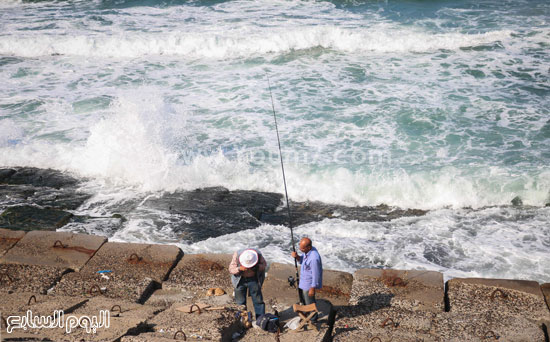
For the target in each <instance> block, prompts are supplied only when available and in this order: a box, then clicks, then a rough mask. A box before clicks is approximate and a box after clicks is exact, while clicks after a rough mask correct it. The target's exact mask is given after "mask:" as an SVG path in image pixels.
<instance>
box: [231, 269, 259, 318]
mask: <svg viewBox="0 0 550 342" xmlns="http://www.w3.org/2000/svg"><path fill="white" fill-rule="evenodd" d="M247 290H248V294H249V295H250V297H251V298H252V304H254V313H255V314H256V318H258V317H260V316H261V315H263V314H265V303H264V297H263V296H262V288H261V287H260V284H258V279H256V278H245V277H242V278H241V280H240V281H239V284H238V285H237V287H236V288H235V302H236V303H237V305H245V306H246V292H247Z"/></svg>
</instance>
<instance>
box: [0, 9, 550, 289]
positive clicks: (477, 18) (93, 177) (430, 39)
mask: <svg viewBox="0 0 550 342" xmlns="http://www.w3.org/2000/svg"><path fill="white" fill-rule="evenodd" d="M549 15H550V4H549V3H548V1H513V2H511V1H510V2H508V1H504V2H503V1H391V2H389V1H388V2H385V1H333V2H329V1H231V2H222V1H123V0H120V1H99V0H98V1H16V0H13V1H4V2H2V4H0V165H1V166H36V167H51V168H55V169H60V170H64V171H67V172H71V173H73V174H76V175H78V176H82V177H87V178H88V179H90V181H89V184H88V187H89V190H90V191H92V192H94V193H97V196H96V197H94V199H92V200H91V203H89V205H88V208H89V209H87V210H89V211H93V212H94V213H95V214H107V213H108V212H109V209H108V208H109V205H110V204H109V203H111V204H112V203H114V202H116V201H120V200H121V198H128V197H132V198H133V197H135V198H143V197H144V196H148V195H151V194H158V193H161V192H163V191H175V190H178V189H195V188H198V187H203V186H220V185H221V186H225V187H228V188H230V189H253V190H262V191H276V192H282V191H283V189H282V179H281V174H280V171H279V168H278V167H279V165H278V162H279V161H278V154H277V153H278V151H277V143H276V136H275V132H274V126H273V118H272V113H271V103H270V94H269V89H268V82H267V77H269V79H270V81H271V84H272V92H273V97H274V100H275V109H276V111H277V116H278V119H279V129H280V133H281V140H282V147H283V155H284V158H285V166H286V168H287V177H288V185H289V195H290V197H291V198H292V199H293V200H300V201H303V200H320V201H324V202H331V203H339V204H346V205H377V204H381V203H385V204H388V205H393V206H399V207H404V208H424V209H430V210H432V214H431V216H429V218H427V221H426V222H423V224H422V225H421V227H417V229H416V230H411V228H410V227H414V226H415V223H414V222H410V221H409V220H404V221H403V222H395V223H391V224H388V226H387V227H384V228H383V229H387V230H389V231H387V232H386V234H385V235H383V236H382V235H381V236H380V240H379V241H378V245H380V246H382V247H381V248H380V249H377V248H374V247H373V246H371V243H372V241H373V240H372V236H371V237H368V236H365V239H366V240H365V241H362V240H361V239H359V236H363V235H362V234H374V235H376V234H375V233H373V232H375V231H377V229H378V228H380V227H378V226H373V225H372V224H365V225H364V226H361V227H357V226H356V223H350V222H341V223H340V224H339V225H338V227H340V228H339V229H341V230H343V231H346V232H348V231H355V233H354V234H355V235H354V234H351V235H350V236H349V237H347V238H343V240H342V241H341V243H340V244H336V245H334V246H330V247H329V246H328V245H327V244H328V242H329V241H332V238H331V236H330V234H328V231H327V230H326V229H327V227H332V226H333V224H334V223H332V222H324V223H319V224H314V225H312V226H311V227H309V228H307V229H306V228H301V229H305V230H304V234H310V235H314V236H315V237H316V238H317V240H318V241H320V242H324V243H325V245H324V247H325V250H326V251H327V253H328V256H327V258H328V260H329V261H328V265H329V266H330V265H332V266H333V267H335V268H340V269H355V268H358V267H361V266H363V265H364V264H365V263H366V264H367V266H368V265H370V266H372V265H376V266H393V267H400V266H401V267H420V268H429V269H437V270H442V271H444V272H447V274H449V275H451V276H453V275H464V274H465V275H482V276H496V277H498V276H502V277H520V276H525V277H530V278H533V279H538V280H549V279H550V275H549V274H550V270H549V269H548V267H547V266H541V265H538V260H543V259H545V258H548V256H549V255H548V252H547V250H548V247H550V231H549V230H548V229H549V228H548V225H547V223H546V222H547V218H548V215H549V211H548V208H546V207H544V206H545V204H546V203H549V202H550V169H549V167H548V165H549V164H550V163H549V162H550V150H549V149H548V144H549V142H550V113H549V111H550V110H549V108H550V106H549V95H550V85H549V84H550V83H549V78H550V70H549V68H548V65H550V49H549V48H550V29H549V28H550V25H549V17H550V16H549ZM516 196H520V197H521V198H522V200H523V203H524V204H525V205H526V206H529V208H523V209H521V208H519V209H518V208H509V207H507V206H508V205H509V204H510V201H511V200H512V199H513V198H514V197H516ZM495 207H496V208H500V209H491V208H495ZM464 208H472V209H473V213H472V212H469V211H468V210H470V209H464ZM83 210H84V209H83ZM449 210H450V211H449ZM464 210H466V211H464ZM491 210H505V211H506V213H505V214H502V215H500V214H499V215H497V216H496V217H497V218H496V219H494V220H493V221H491V219H489V218H494V217H495V216H494V215H493V213H489V212H490V211H491ZM522 210H528V211H529V213H531V214H529V215H523V214H522V213H523V211H522ZM149 214H150V215H153V217H149V216H147V215H145V216H143V215H142V216H139V217H137V216H136V217H135V218H134V220H132V219H130V220H129V221H128V223H127V227H126V228H125V229H124V231H122V232H118V233H117V234H118V235H116V238H119V239H122V240H132V239H137V240H140V241H141V240H143V239H144V236H148V238H147V239H146V240H147V241H153V242H155V241H156V242H159V241H163V242H164V241H173V240H177V239H176V238H175V237H174V236H172V235H171V232H170V227H169V225H168V224H164V225H163V224H162V223H159V222H160V221H162V220H160V221H159V220H158V217H163V215H167V214H166V213H153V214H151V213H149ZM471 215H473V216H475V219H474V218H472V217H471ZM509 215H511V217H516V220H513V219H512V220H509V219H508V218H507V217H509ZM505 217H506V218H505ZM486 220H489V221H486ZM415 222H416V221H415ZM482 222H485V223H482ZM487 222H489V223H487ZM495 222H496V223H495ZM494 223H495V224H498V225H499V228H498V229H502V231H501V232H500V233H501V234H499V238H497V241H499V244H500V245H501V246H502V245H506V246H507V245H508V244H510V247H509V249H508V250H507V251H506V253H510V255H500V254H501V253H505V252H503V251H501V248H500V247H498V246H492V245H491V244H490V243H489V242H487V241H486V239H482V238H481V236H483V234H481V232H482V231H484V229H486V227H487V226H490V225H491V224H494ZM442 225H443V226H444V228H442V227H441V226H442ZM430 227H431V228H430ZM452 227H454V228H452ZM525 227H529V229H528V231H529V232H528V233H526V232H524V231H523V230H524V229H525ZM262 229H263V230H262ZM262 229H260V230H258V232H256V233H257V234H259V235H261V236H263V235H262V234H267V235H266V236H265V239H268V237H267V236H269V234H270V233H268V232H269V231H271V230H272V229H274V228H273V227H268V228H262ZM334 229H336V228H335V227H332V230H334ZM380 229H382V228H380ZM439 229H444V232H440V231H439ZM397 230H400V231H403V230H405V231H409V232H410V234H411V235H407V234H406V238H405V242H403V241H402V240H401V238H399V237H398V235H394V234H393V233H392V232H395V231H397ZM471 230H474V231H476V232H478V234H477V235H476V236H471V235H468V234H466V233H465V234H464V235H460V234H459V232H466V231H471ZM419 231H422V232H424V233H423V234H424V236H431V235H433V238H430V239H428V238H425V239H421V241H422V242H421V243H420V247H418V248H421V249H422V250H423V252H413V250H414V249H415V248H416V247H414V246H413V245H412V244H411V243H409V244H407V243H406V241H407V240H406V239H411V240H410V241H416V240H415V239H412V235H415V236H416V234H418V232H419ZM436 232H437V233H436ZM99 233H101V231H99ZM525 234H535V235H536V236H535V237H534V240H533V239H532V238H531V236H530V235H529V237H528V238H527V239H526V240H524V238H525V236H524V235H525ZM537 234H538V235H537ZM344 235H345V234H344ZM271 238H273V237H271ZM225 239H226V240H227V239H231V237H226V238H225ZM234 239H236V240H238V239H243V236H241V235H238V234H237V235H235V237H234ZM355 240H357V241H362V242H361V243H359V242H357V243H358V245H354V252H351V251H350V253H352V254H353V255H354V257H349V256H347V255H342V253H341V252H339V251H338V250H339V248H343V246H349V245H350V241H355ZM262 241H267V240H262ZM369 241H370V242H369ZM453 241H454V242H453ZM456 241H458V242H460V243H462V244H465V245H468V246H479V245H481V246H484V248H482V249H483V250H485V251H486V254H482V255H478V253H477V252H473V251H471V252H470V253H467V252H465V250H468V248H466V247H464V246H462V247H461V248H462V249H461V251H462V252H457V251H458V250H459V249H458V247H457V242H456ZM517 241H528V242H529V243H527V242H525V243H523V242H521V243H517ZM182 243H183V245H184V247H185V248H189V249H196V248H199V247H197V246H196V245H188V244H186V243H185V242H182ZM222 245H223V244H222ZM378 245H377V246H378ZM497 245H498V244H497ZM198 246H202V245H198ZM392 246H393V247H392ZM396 246H401V247H396ZM403 246H405V247H403ZM436 246H443V247H441V248H436ZM201 248H206V247H204V246H202V247H201ZM223 248H226V249H229V248H230V245H227V247H223ZM223 248H222V247H220V251H222V250H223ZM284 248H286V247H285V246H284V245H283V244H282V242H281V244H276V243H273V244H271V245H270V247H269V253H272V257H273V258H275V259H280V260H282V259H284V257H283V254H282V250H284ZM346 248H347V247H346ZM370 248H373V249H374V250H375V251H376V252H372V250H371V249H370ZM392 248H397V249H396V250H402V249H403V250H404V252H403V253H396V250H393V252H392ZM329 250H330V252H328V251H329ZM432 250H438V251H441V250H443V251H445V253H447V255H455V257H454V258H451V259H449V260H450V261H449V260H447V261H445V262H442V261H441V260H440V259H437V258H436V259H437V260H436V259H434V258H431V257H429V255H431V253H430V251H432ZM426 251H428V252H426ZM411 253H416V254H415V255H416V256H415V257H413V256H412V254H411ZM445 253H443V254H445ZM492 253H496V254H498V255H499V258H497V260H501V261H497V262H496V266H495V267H493V268H491V267H486V266H483V265H487V263H482V262H479V263H478V262H476V261H474V260H478V259H480V258H481V259H483V258H486V259H493V258H494V255H492ZM370 254H372V255H370ZM524 254H525V255H529V257H528V256H524ZM366 255H370V257H368V258H367V257H366ZM390 255H391V257H390ZM395 255H397V256H395ZM419 255H423V257H419ZM426 255H428V257H426ZM449 258H450V257H449ZM373 260H377V261H376V262H374V261H373ZM464 265H466V266H464ZM544 267H546V268H544ZM526 268H531V269H536V271H535V270H533V271H532V272H531V273H529V272H530V271H529V272H527V271H525V269H526ZM525 272H527V273H525Z"/></svg>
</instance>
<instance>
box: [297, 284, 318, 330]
mask: <svg viewBox="0 0 550 342" xmlns="http://www.w3.org/2000/svg"><path fill="white" fill-rule="evenodd" d="M302 299H303V300H304V304H305V305H309V304H313V303H317V301H316V300H315V296H313V297H310V296H309V290H302V289H300V301H301V300H302ZM318 318H319V316H318V315H317V314H315V315H313V317H312V318H311V321H312V322H317V319H318Z"/></svg>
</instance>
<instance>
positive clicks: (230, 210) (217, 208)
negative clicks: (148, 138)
mask: <svg viewBox="0 0 550 342" xmlns="http://www.w3.org/2000/svg"><path fill="white" fill-rule="evenodd" d="M282 204H283V196H282V195H281V194H278V193H271V192H258V191H245V190H237V191H229V190H227V189H225V188H222V187H211V188H203V189H198V190H194V191H188V192H175V193H170V194H164V195H163V196H161V197H158V198H150V199H148V200H147V201H145V202H144V204H143V206H144V207H146V208H151V209H156V210H163V211H169V212H170V213H171V214H179V215H181V216H182V219H181V220H178V221H177V222H174V229H175V231H176V232H178V233H180V234H181V236H182V238H183V239H185V240H190V241H200V240H204V239H206V238H209V237H216V236H221V235H225V234H230V233H235V232H237V231H241V230H245V229H253V228H256V227H258V226H260V225H261V224H264V223H268V224H273V225H287V226H288V223H289V222H288V214H287V210H286V207H284V206H282ZM291 213H292V224H293V226H299V225H302V224H306V223H310V222H317V221H322V220H324V219H327V218H328V219H332V218H339V219H342V220H357V221H389V220H392V219H395V218H399V217H403V216H420V215H424V214H426V211H424V210H417V209H408V210H403V209H396V208H392V207H389V206H387V205H380V206H376V207H346V206H342V205H335V204H325V203H321V202H294V203H291Z"/></svg>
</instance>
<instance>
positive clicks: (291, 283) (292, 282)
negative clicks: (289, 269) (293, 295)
mask: <svg viewBox="0 0 550 342" xmlns="http://www.w3.org/2000/svg"><path fill="white" fill-rule="evenodd" d="M287 280H288V286H290V287H293V288H296V279H294V277H293V276H290V277H288V279H287Z"/></svg>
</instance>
